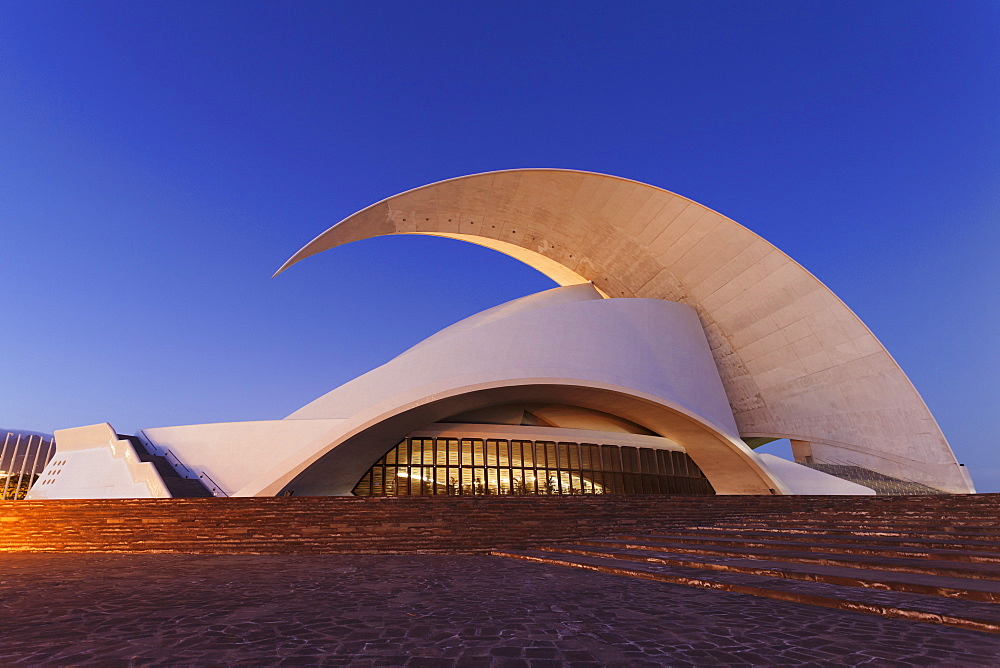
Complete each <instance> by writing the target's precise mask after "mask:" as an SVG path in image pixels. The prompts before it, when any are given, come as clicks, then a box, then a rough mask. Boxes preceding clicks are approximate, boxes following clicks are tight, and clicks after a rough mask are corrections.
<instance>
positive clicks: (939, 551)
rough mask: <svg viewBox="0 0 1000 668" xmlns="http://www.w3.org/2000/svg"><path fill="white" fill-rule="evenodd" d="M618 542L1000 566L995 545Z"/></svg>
mask: <svg viewBox="0 0 1000 668" xmlns="http://www.w3.org/2000/svg"><path fill="white" fill-rule="evenodd" d="M616 540H621V541H630V542H637V541H642V542H650V543H652V544H660V543H663V544H674V545H676V544H680V545H706V546H717V547H730V548H753V549H762V550H781V551H785V550H787V551H791V552H795V551H800V552H801V551H806V552H822V553H825V554H850V555H856V556H866V557H906V558H910V559H930V560H938V561H949V562H950V561H955V562H960V563H978V564H998V565H1000V546H998V545H994V546H991V547H994V548H995V550H994V551H992V552H990V551H977V550H975V549H971V548H968V546H962V547H965V548H966V549H958V548H939V547H930V548H928V547H926V546H919V547H908V546H902V545H891V544H885V543H882V542H875V541H872V540H867V541H855V542H847V541H842V542H836V543H834V542H820V541H803V540H760V539H753V538H746V539H745V540H740V538H739V537H736V536H732V537H729V538H717V537H706V538H699V537H693V536H687V535H685V536H678V535H674V534H670V533H668V532H663V533H657V534H655V535H649V536H639V535H636V536H618V537H617V538H616Z"/></svg>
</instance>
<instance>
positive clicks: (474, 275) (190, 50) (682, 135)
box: [0, 1, 1000, 491]
mask: <svg viewBox="0 0 1000 668" xmlns="http://www.w3.org/2000/svg"><path fill="white" fill-rule="evenodd" d="M539 5H541V6H539ZM998 35H1000V4H997V3H995V2H951V3H940V2H905V3H904V2H884V3H877V2H834V3H823V2H787V3H786V2H736V3H730V2H697V3H695V2H690V3H668V2H650V3H611V2H605V3H587V2H582V1H581V2H546V3H528V2H508V3H470V2H455V3H448V2H433V3H431V2H425V3H420V2H409V3H404V2H370V3H333V2H297V3H278V2H249V1H241V2H225V3H223V2H205V1H200V2H176V1H173V2H141V3H136V2H122V3H111V2H88V3H76V2H44V3H42V2H27V1H20V2H5V3H2V4H0V251H2V261H0V313H2V314H3V318H4V327H2V328H0V388H2V389H0V426H3V427H10V428H23V429H36V430H42V431H51V430H54V429H59V428H64V427H71V426H79V425H83V424H92V423H95V422H102V421H109V422H111V423H112V424H113V425H114V426H115V427H116V428H117V429H118V430H119V431H122V432H134V431H135V430H136V429H139V428H141V427H149V426H164V425H174V424H190V423H200V422H219V421H234V420H254V419H272V418H280V417H284V416H285V415H287V414H288V413H290V412H291V411H293V410H294V409H296V408H297V407H299V406H300V405H302V404H305V403H307V402H308V401H310V400H312V399H313V398H315V397H317V396H319V395H320V394H322V393H324V392H325V391H327V390H329V389H332V388H333V387H335V386H337V385H339V384H340V383H342V382H345V381H347V380H349V379H351V378H352V377H354V376H356V375H358V374H360V373H363V372H364V371H366V370H368V369H370V368H371V367H373V366H375V365H378V364H380V363H383V362H385V361H387V360H388V359H390V358H391V357H393V356H394V355H396V354H397V353H399V352H401V351H402V350H404V349H405V348H407V347H409V346H410V345H412V344H413V343H415V342H417V341H418V340H420V339H422V338H424V337H425V336H428V335H430V334H432V333H433V332H435V331H437V330H438V329H440V328H441V327H443V326H446V325H448V324H450V323H452V322H454V321H456V320H458V319H461V318H463V317H465V316H467V315H470V314H472V313H475V312H477V311H479V310H482V309H484V308H487V307H490V306H493V305H495V304H498V303H501V302H503V301H506V300H509V299H513V298H516V297H519V296H522V295H525V294H528V293H531V292H535V291H538V290H541V289H545V288H547V287H551V285H552V284H551V283H550V282H549V281H548V279H546V278H545V277H543V276H541V275H539V274H537V273H535V272H534V271H533V270H531V269H528V268H527V267H524V266H521V265H519V264H518V263H517V262H515V261H513V260H511V259H509V258H507V257H505V256H502V255H499V254H496V253H493V252H491V251H488V250H486V249H483V248H479V247H475V246H471V245H467V244H462V243H460V242H455V241H450V240H444V239H431V238H409V237H392V238H383V239H377V240H371V241H367V242H363V243H359V244H354V245H351V246H348V247H344V248H341V249H337V250H335V251H332V252H328V253H325V254H322V255H320V256H318V257H315V258H311V259H310V260H308V261H306V262H303V263H301V264H299V265H296V266H295V268H294V269H292V270H290V271H288V272H286V273H285V274H283V275H282V276H281V277H279V278H277V279H274V280H271V279H270V276H271V274H272V273H273V271H274V270H275V269H277V267H279V266H280V265H281V264H282V262H284V260H285V259H286V258H287V257H288V256H290V255H291V254H292V253H293V252H294V251H295V250H297V249H298V248H299V247H300V246H302V245H303V244H305V243H306V242H307V241H309V240H310V239H312V238H313V237H314V236H315V235H316V234H318V233H319V232H321V231H322V230H324V229H326V228H327V227H328V226H330V225H331V224H333V223H334V222H336V221H337V220H339V219H341V218H343V217H344V216H346V215H348V214H350V213H352V212H354V211H355V210H357V209H360V208H363V207H365V206H367V205H368V204H370V203H372V202H374V201H376V200H379V199H382V198H383V197H386V196H389V195H392V194H394V193H396V192H399V191H402V190H405V189H408V188H412V187H416V186H419V185H423V184H425V183H430V182H433V181H437V180H440V179H445V178H449V177H454V176H460V175H463V174H469V173H474V172H481V171H488V170H493V169H506V168H516V167H563V168H571V169H583V170H592V171H597V172H605V173H610V174H616V175H620V176H624V177H628V178H633V179H636V180H640V181H645V182H648V183H651V184H654V185H657V186H660V187H663V188H666V189H668V190H671V191H674V192H677V193H680V194H682V195H685V196H688V197H691V198H692V199H695V200H696V201H699V202H701V203H703V204H705V205H707V206H709V207H712V208H714V209H716V210H718V211H720V212H722V213H724V214H726V215H728V216H729V217H731V218H733V219H735V220H737V221H739V222H740V223H742V224H744V225H746V226H747V227H749V228H750V229H752V230H754V231H755V232H757V233H759V234H761V235H762V236H764V237H765V238H766V239H768V240H769V241H771V242H772V243H774V244H775V245H777V246H778V247H779V248H781V249H782V250H784V251H785V252H787V253H788V254H789V255H791V256H792V257H793V258H795V259H796V260H798V261H799V262H800V263H801V264H803V265H804V266H805V267H806V268H807V269H809V270H810V271H812V272H813V273H814V274H815V275H816V276H818V277H819V278H820V279H821V280H822V281H823V282H825V283H826V284H827V285H828V286H830V287H831V288H832V289H833V290H834V291H835V292H836V293H837V294H838V295H840V296H841V298H843V299H844V301H845V302H847V304H848V305H850V306H851V307H852V308H853V309H854V310H855V312H857V313H858V315H860V316H861V318H862V319H863V320H864V321H865V322H866V323H867V324H868V325H869V327H870V328H871V329H872V330H873V331H874V332H875V334H876V336H878V337H879V338H880V339H881V340H882V341H883V343H885V345H886V346H887V348H888V349H889V351H890V352H891V353H892V354H893V355H894V356H895V357H896V359H897V360H898V361H899V362H900V364H901V365H902V366H903V368H904V369H905V370H906V371H907V373H908V374H909V376H910V378H911V379H912V380H913V382H914V384H915V385H916V387H917V389H918V390H919V391H920V392H921V394H922V395H923V397H924V399H925V400H926V401H927V403H928V405H929V406H930V408H931V410H932V412H933V413H934V414H935V416H936V417H937V419H938V421H939V423H940V424H941V427H942V429H943V430H944V432H945V434H946V436H948V438H949V440H950V442H951V444H952V447H953V449H954V450H955V451H956V453H957V455H958V457H959V460H960V461H962V462H964V463H966V464H967V465H968V466H969V467H970V469H971V471H972V473H973V476H974V478H975V479H976V482H977V484H978V486H979V488H980V490H981V491H1000V449H998V447H997V445H996V442H997V434H998V433H1000V381H998V378H1000V353H998V343H1000V341H998V338H1000V337H998V334H1000V327H998V325H1000V294H998V292H1000V291H998V286H1000V262H998V253H1000V38H998Z"/></svg>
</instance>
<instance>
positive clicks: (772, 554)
mask: <svg viewBox="0 0 1000 668" xmlns="http://www.w3.org/2000/svg"><path fill="white" fill-rule="evenodd" d="M582 544H586V545H589V546H594V547H611V548H618V549H627V550H647V551H653V552H659V551H662V552H670V553H673V554H691V555H704V556H707V557H716V556H718V557H736V558H741V559H750V560H763V561H769V562H783V563H788V564H793V563H795V564H816V565H820V566H838V567H846V568H864V569H877V570H880V571H891V572H895V573H914V574H923V575H941V576H946V577H955V578H966V579H970V580H1000V567H998V566H997V565H996V564H982V563H961V562H952V561H945V560H937V559H913V558H900V557H881V556H869V555H860V554H850V553H848V554H832V553H829V552H824V551H821V550H819V549H817V550H814V551H813V550H807V551H796V552H793V551H790V550H773V549H766V548H765V549H761V548H754V547H750V546H741V547H739V548H736V549H733V548H724V547H716V546H709V545H705V546H693V545H682V544H677V543H667V542H663V541H659V540H639V541H629V540H590V541H583V542H582Z"/></svg>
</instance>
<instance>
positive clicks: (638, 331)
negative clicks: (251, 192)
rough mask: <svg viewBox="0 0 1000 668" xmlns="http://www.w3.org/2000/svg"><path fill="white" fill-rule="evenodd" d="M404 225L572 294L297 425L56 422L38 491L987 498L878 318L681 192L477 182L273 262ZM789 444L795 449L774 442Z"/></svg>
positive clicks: (375, 208)
mask: <svg viewBox="0 0 1000 668" xmlns="http://www.w3.org/2000/svg"><path fill="white" fill-rule="evenodd" d="M388 234H423V235H431V236H439V237H448V238H451V239H459V240H462V241H467V242H470V243H474V244H478V245H480V246H485V247H487V248H491V249H493V250H495V251H498V252H501V253H505V254H507V255H509V256H511V257H513V258H516V259H518V260H520V261H521V262H524V263H525V264H528V265H529V266H531V267H533V268H535V269H537V270H538V271H540V272H542V273H543V274H545V275H546V276H548V277H550V278H551V279H552V280H554V281H555V282H556V283H557V284H558V285H559V287H556V288H554V289H551V290H547V291H544V292H540V293H538V294H533V295H528V296H526V297H522V298H520V299H516V300H514V301H512V302H509V303H506V304H502V305H500V306H496V307H494V308H492V309H489V310H486V311H484V312H482V313H479V314H476V315H473V316H471V317H469V318H466V319H465V320H463V321H461V322H458V323H456V324H454V325H451V326H450V327H447V328H445V329H443V330H441V331H440V332H438V333H437V334H434V335H433V336H431V337H430V338H428V339H426V340H424V341H422V342H420V343H418V344H417V345H416V346H414V347H413V348H411V349H409V350H407V351H406V352H404V353H402V354H401V355H399V356H398V357H396V358H395V359H393V360H391V361H390V362H388V363H386V364H384V365H383V366H380V367H378V368H376V369H373V370H371V371H369V372H368V373H366V374H364V375H362V376H360V377H358V378H355V379H354V380H352V381H350V382H348V383H346V384H344V385H342V386H340V387H337V388H334V389H332V390H331V391H330V392H328V393H327V394H324V395H323V396H321V397H319V398H317V399H316V400H314V401H313V402H311V403H309V404H307V405H305V406H303V407H302V408H300V409H298V410H297V411H295V412H294V413H292V414H291V415H289V416H287V417H285V418H284V419H279V420H266V421H255V422H236V423H215V424H199V425H185V426H174V427H150V428H146V429H142V430H140V431H139V432H138V433H137V434H135V435H134V436H131V435H130V436H122V435H119V434H117V433H116V431H115V430H114V429H113V428H112V427H111V425H109V424H107V423H103V424H94V425H90V426H84V427H78V428H74V429H65V430H61V431H57V432H56V435H55V436H56V452H55V454H54V455H52V456H51V458H50V459H49V461H48V463H47V464H46V465H45V468H44V470H42V471H41V473H40V475H39V477H38V479H37V481H36V482H35V483H34V485H33V486H32V488H31V490H30V492H29V493H28V498H31V499H79V498H157V497H160V498H167V497H181V496H208V495H214V496H350V495H355V496H401V495H472V496H476V495H593V494H616V495H617V494H626V495H631V494H761V495H785V494H875V493H899V492H910V493H971V492H974V491H975V490H974V487H973V484H972V481H971V478H970V476H969V475H968V473H967V472H966V470H965V467H963V466H962V465H960V464H959V463H958V462H957V461H956V459H955V456H954V454H953V453H952V451H951V448H950V447H949V445H948V442H947V441H946V439H945V437H944V435H943V434H942V433H941V430H940V428H939V427H938V425H937V423H936V422H935V420H934V417H933V416H932V415H931V413H930V411H929V410H928V409H927V406H926V405H925V404H924V402H923V400H922V399H921V398H920V396H919V394H918V393H917V391H916V389H915V388H914V387H913V385H912V384H911V383H910V381H909V379H908V378H907V377H906V374H905V373H904V372H903V370H902V369H901V368H900V367H899V365H898V364H897V363H896V362H895V360H894V359H893V358H892V356H891V355H890V354H889V353H888V352H887V351H886V349H885V348H884V347H883V346H882V344H881V343H880V342H879V341H878V340H877V339H876V338H875V336H874V335H873V334H872V333H871V332H870V331H869V330H868V328H867V327H866V326H865V325H864V323H862V322H861V320H860V319H859V318H858V317H857V316H856V315H854V313H853V312H851V310H850V309H849V308H848V307H847V306H846V305H845V304H844V303H843V302H842V301H841V300H840V299H838V298H837V296H836V295H834V294H833V293H832V292H831V291H830V290H829V289H828V288H826V286H824V285H823V284H822V283H821V282H820V281H819V280H817V279H816V278H815V277H814V276H812V274H810V273H809V272H808V271H807V270H806V269H804V268H803V267H801V266H800V265H798V264H797V263H796V262H795V261H794V260H792V259H791V258H789V257H788V256H787V255H785V254H784V253H782V252H781V251H780V250H779V249H777V248H775V247H774V246H773V245H771V244H770V243H768V242H767V241H765V240H764V239H762V238H761V237H759V236H757V235H756V234H754V233H753V232H751V231H750V230H748V229H746V228H745V227H743V226H741V225H739V224H738V223H736V222H734V221H732V220H730V219H728V218H726V217H725V216H723V215H721V214H719V213H716V212H715V211H712V210H711V209H708V208H706V207H704V206H702V205H700V204H698V203H696V202H693V201H691V200H689V199H687V198H685V197H682V196H679V195H675V194H673V193H670V192H668V191H665V190H662V189H660V188H656V187H653V186H650V185H646V184H643V183H638V182H635V181H630V180H627V179H622V178H618V177H613V176H607V175H602V174H594V173H586V172H578V171H568V170H553V169H521V170H511V171H502V172H492V173H485V174H477V175H473V176H466V177H462V178H456V179H451V180H448V181H443V182H440V183H434V184H431V185H427V186H423V187H420V188H416V189H414V190H411V191H408V192H404V193H401V194H399V195H395V196H393V197H389V198H388V199H385V200H383V201H381V202H378V203H376V204H373V205H371V206H369V207H368V208H366V209H364V210H362V211H359V212H357V213H355V214H353V215H351V216H349V217H347V218H345V219H344V220H342V221H340V222H339V223H337V224H336V225H334V226H333V227H331V228H330V229H328V230H326V231H325V232H323V233H322V234H320V235H319V236H317V237H316V238H315V239H313V240H312V241H311V242H309V243H308V244H306V245H305V246H304V247H303V248H302V249H301V250H299V251H298V252H297V253H296V254H295V255H294V256H292V257H291V258H290V259H289V260H288V261H287V262H286V263H285V264H284V266H282V267H281V268H280V269H279V271H278V272H277V273H278V274H281V273H282V272H284V271H286V270H288V269H289V268H290V267H292V266H293V265H294V264H296V263H297V262H300V261H302V260H304V259H306V258H308V257H310V256H312V255H315V254H317V253H320V252H322V251H325V250H329V249H331V248H336V247H339V246H343V245H345V244H348V243H351V242H355V241H362V240H365V239H369V238H372V237H376V236H381V235H388ZM276 276H277V274H276ZM776 439H788V440H789V441H790V443H791V452H792V459H786V458H781V457H777V456H774V455H768V454H761V453H759V452H756V451H755V448H758V447H759V446H761V445H763V444H765V443H768V442H770V441H773V440H776Z"/></svg>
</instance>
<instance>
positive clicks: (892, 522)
mask: <svg viewBox="0 0 1000 668" xmlns="http://www.w3.org/2000/svg"><path fill="white" fill-rule="evenodd" d="M942 520H946V521H947V524H945V525H943V526H942V524H941V521H942ZM860 523H864V524H865V525H866V526H868V527H869V528H870V529H871V530H876V531H877V530H885V531H897V532H924V531H928V530H931V531H938V532H944V533H966V532H980V533H987V534H992V535H1000V523H996V522H981V521H972V520H969V519H966V518H959V517H954V516H951V515H945V514H942V515H941V516H939V517H936V518H935V519H934V520H933V521H928V522H926V523H915V522H905V521H902V520H900V519H898V518H893V517H857V516H854V517H852V518H851V519H850V520H849V521H844V520H837V519H829V520H827V519H823V520H816V519H811V520H808V521H799V522H797V521H795V520H794V519H790V518H787V517H785V518H782V520H781V527H783V528H789V529H796V528H798V529H820V530H831V531H836V530H838V529H840V530H843V529H846V530H850V529H852V528H854V527H856V526H858V524H860ZM767 526H771V521H770V518H768V519H764V518H754V519H747V520H740V521H733V520H730V519H726V520H722V521H719V522H716V523H715V528H716V529H749V528H753V527H767Z"/></svg>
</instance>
